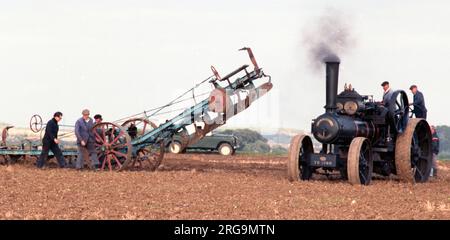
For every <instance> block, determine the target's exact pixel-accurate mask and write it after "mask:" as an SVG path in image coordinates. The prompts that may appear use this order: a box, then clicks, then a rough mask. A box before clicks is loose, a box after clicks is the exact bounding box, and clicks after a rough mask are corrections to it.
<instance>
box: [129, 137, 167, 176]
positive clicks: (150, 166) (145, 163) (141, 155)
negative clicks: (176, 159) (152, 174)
mask: <svg viewBox="0 0 450 240" xmlns="http://www.w3.org/2000/svg"><path fill="white" fill-rule="evenodd" d="M164 152H165V151H164V142H163V141H161V142H159V143H155V144H154V145H152V146H150V147H147V148H144V149H141V150H139V151H138V152H137V157H135V158H133V163H132V165H131V166H132V167H133V168H135V169H139V170H149V171H155V170H156V169H158V167H159V165H160V164H161V162H162V160H163V159H164Z"/></svg>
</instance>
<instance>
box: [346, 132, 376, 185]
mask: <svg viewBox="0 0 450 240" xmlns="http://www.w3.org/2000/svg"><path fill="white" fill-rule="evenodd" d="M372 172H373V159H372V146H371V144H370V141H369V140H368V139H367V138H363V137H357V138H355V139H353V141H352V143H351V144H350V149H349V151H348V159H347V176H348V181H349V182H350V183H351V184H354V185H360V184H361V185H369V184H370V182H371V181H372Z"/></svg>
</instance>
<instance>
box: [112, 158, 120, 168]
mask: <svg viewBox="0 0 450 240" xmlns="http://www.w3.org/2000/svg"><path fill="white" fill-rule="evenodd" d="M112 156H113V158H114V161H116V163H117V165H118V166H119V169H121V168H122V164H121V163H120V161H119V159H117V157H116V155H112Z"/></svg>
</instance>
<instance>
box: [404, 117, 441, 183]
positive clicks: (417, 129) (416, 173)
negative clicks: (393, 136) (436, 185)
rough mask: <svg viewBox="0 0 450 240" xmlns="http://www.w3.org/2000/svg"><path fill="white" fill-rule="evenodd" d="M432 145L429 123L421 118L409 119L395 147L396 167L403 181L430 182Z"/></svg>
mask: <svg viewBox="0 0 450 240" xmlns="http://www.w3.org/2000/svg"><path fill="white" fill-rule="evenodd" d="M431 143H432V136H431V131H430V126H429V125H428V122H427V121H426V120H424V119H421V118H411V119H409V122H408V125H407V127H406V130H405V132H404V133H402V134H400V135H399V136H398V138H397V142H396V147H395V167H396V170H397V175H398V176H399V177H400V179H401V180H403V181H405V182H412V183H422V182H426V181H428V178H429V176H430V171H431V164H432V158H433V155H432V151H431V150H432V149H431Z"/></svg>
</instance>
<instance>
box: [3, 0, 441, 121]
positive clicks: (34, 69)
mask: <svg viewBox="0 0 450 240" xmlns="http://www.w3.org/2000/svg"><path fill="white" fill-rule="evenodd" d="M329 8H333V9H338V10H339V11H340V12H342V13H343V14H344V15H345V18H346V20H348V21H349V22H350V23H351V26H352V32H353V35H354V38H355V43H356V44H355V45H354V46H353V47H352V51H350V52H349V53H348V54H346V55H344V56H341V60H342V64H341V78H340V87H339V88H340V89H341V88H342V87H343V85H344V83H346V82H347V83H352V85H353V86H354V87H355V88H356V90H358V92H360V93H361V94H373V95H374V96H375V98H376V99H380V98H381V95H382V90H381V87H380V83H381V82H382V81H385V80H387V81H390V82H391V84H392V86H393V87H394V88H402V89H405V90H406V89H408V87H409V86H410V85H411V84H412V83H414V84H417V85H419V88H420V90H422V91H423V92H424V94H425V98H426V102H427V107H428V109H429V120H430V122H431V123H432V124H450V118H449V117H448V116H449V114H448V112H449V111H448V109H447V107H448V104H447V100H446V98H445V96H446V95H447V94H448V88H449V86H450V83H449V79H448V76H450V67H449V66H448V58H449V56H450V27H449V26H448V25H449V23H450V14H448V11H449V9H450V2H448V1H400V0H399V1H387V0H381V1H380V0H377V1H375V0H374V1H369V0H368V1H361V0H348V1H331V0H329V1H327V0H324V1H318V0H292V1H291V0H277V1H275V0H273V1H263V0H259V1H256V0H250V1H235V0H223V1H206V0H190V1H181V0H172V1H167V0H165V1H113V0H104V1H98V0H90V1H62V0H57V1H44V0H42V1H12V0H11V1H10V0H0V82H1V92H0V96H1V99H2V100H1V101H0V122H8V123H13V124H15V125H17V126H26V125H27V123H28V120H29V118H30V116H31V115H32V114H34V113H39V114H41V115H42V116H43V117H44V118H45V119H48V118H49V117H50V116H51V114H53V112H54V111H56V110H60V111H62V112H63V113H64V114H65V119H64V124H73V123H74V122H75V121H76V119H77V118H78V117H79V115H80V112H81V110H82V109H83V108H86V107H87V108H90V109H91V110H92V112H93V113H97V112H99V113H102V114H103V116H104V118H105V120H115V119H118V118H120V117H123V116H127V115H129V114H132V113H137V112H141V111H143V110H146V109H149V108H152V107H155V106H159V105H162V104H165V103H167V102H168V101H170V100H171V99H172V98H173V97H174V96H176V95H178V94H179V93H181V92H183V91H184V90H186V89H188V88H190V87H191V86H193V85H194V84H195V83H197V82H199V81H201V80H203V79H204V78H206V77H207V76H209V75H210V74H211V72H210V70H209V66H210V65H214V66H215V67H216V68H217V69H218V70H219V71H220V72H221V73H222V75H223V74H225V73H226V72H229V71H232V70H234V69H235V68H237V67H239V66H241V65H242V64H246V63H248V59H247V55H246V54H244V53H242V52H238V51H237V49H239V48H241V47H243V46H249V47H252V48H253V51H254V53H255V56H256V58H257V60H258V62H259V65H260V66H262V67H263V68H264V71H265V72H266V73H267V74H270V75H272V79H273V84H274V89H273V91H272V92H270V93H269V95H268V96H265V97H264V99H261V100H260V101H259V102H258V103H257V104H256V105H254V106H252V107H251V108H250V109H248V110H247V111H246V112H244V113H242V114H240V115H238V116H236V117H235V118H234V119H233V121H231V122H230V123H229V124H230V126H242V127H261V128H265V127H289V128H299V129H307V130H309V128H310V122H311V119H312V118H314V117H316V116H317V115H319V114H321V113H322V112H323V111H324V110H323V106H324V104H325V95H324V94H325V89H324V88H325V80H324V71H321V72H320V73H316V72H314V71H312V70H311V69H310V66H309V65H308V61H307V54H306V51H307V49H306V47H305V46H303V44H302V33H303V31H304V29H305V27H307V26H308V25H310V24H311V23H313V22H314V21H315V19H317V17H318V16H320V15H322V14H324V13H325V12H326V11H327V10H326V9H329ZM408 92H409V91H408ZM410 97H411V96H410Z"/></svg>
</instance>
